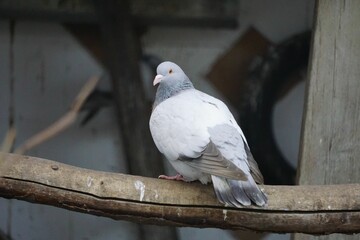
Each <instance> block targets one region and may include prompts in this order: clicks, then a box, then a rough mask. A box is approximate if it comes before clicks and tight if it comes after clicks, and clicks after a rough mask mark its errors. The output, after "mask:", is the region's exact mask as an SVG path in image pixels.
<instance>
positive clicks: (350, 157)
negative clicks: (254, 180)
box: [294, 0, 360, 240]
mask: <svg viewBox="0 0 360 240" xmlns="http://www.w3.org/2000/svg"><path fill="white" fill-rule="evenodd" d="M359 22H360V1H358V0H319V1H317V6H316V18H315V23H314V34H313V49H312V54H311V65H310V70H309V82H308V85H307V99H306V100H305V110H304V113H305V117H304V123H303V134H302V146H301V149H300V154H301V157H300V160H301V162H300V168H299V172H298V176H299V183H300V184H304V185H308V184H344V183H359V182H360V161H359V159H358V157H359V156H360V138H359V136H360V65H359V63H360V28H359ZM354 201H357V202H358V204H359V198H358V199H354ZM294 239H296V240H302V239H315V238H311V237H309V236H305V235H296V236H295V238H294ZM316 239H317V238H316ZM321 239H337V240H338V239H339V240H340V239H360V236H359V235H358V236H352V237H351V236H340V235H333V236H328V237H325V238H321Z"/></svg>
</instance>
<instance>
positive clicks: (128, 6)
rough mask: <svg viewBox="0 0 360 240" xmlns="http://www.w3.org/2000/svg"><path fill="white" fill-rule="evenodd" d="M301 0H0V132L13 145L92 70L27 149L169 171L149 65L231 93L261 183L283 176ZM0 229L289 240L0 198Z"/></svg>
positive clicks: (144, 171)
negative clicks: (154, 123)
mask: <svg viewBox="0 0 360 240" xmlns="http://www.w3.org/2000/svg"><path fill="white" fill-rule="evenodd" d="M313 10H314V1H313V0H293V1H291V2H289V1H285V0H273V1H264V0H253V1H245V0H242V1H241V0H226V1H205V0H193V1H190V0H187V1H175V0H172V1H170V0H167V1H160V0H157V1H156V0H151V1H144V0H134V1H129V2H126V1H121V0H118V1H85V0H84V1H81V0H48V1H40V0H38V1H36V0H31V1H17V0H12V1H10V0H8V1H0V53H1V54H0V139H3V138H4V137H5V134H6V132H7V131H8V129H9V127H10V125H12V124H13V125H14V126H15V127H16V130H17V136H16V142H15V147H17V146H19V145H21V144H22V143H23V142H24V141H25V140H27V139H29V138H30V137H31V136H33V135H34V134H36V133H38V132H40V131H41V130H43V129H44V128H46V127H47V126H49V125H50V124H52V123H53V122H55V121H56V120H58V119H59V118H60V117H61V116H63V115H64V114H65V113H66V112H67V111H68V110H69V107H70V106H71V104H72V102H73V100H74V98H75V97H76V95H77V94H78V92H79V91H80V89H81V87H82V86H83V85H84V84H85V83H86V82H87V81H88V79H89V78H90V77H92V76H101V80H100V82H99V84H98V86H97V88H96V90H95V91H94V92H93V93H92V95H91V96H90V97H89V98H88V100H87V102H86V103H85V105H84V106H83V108H82V111H81V113H80V115H79V117H78V119H77V120H76V122H75V123H74V124H73V125H71V126H70V127H69V128H68V129H66V130H64V131H62V132H61V133H60V134H58V135H57V136H55V137H54V138H52V139H49V140H47V141H46V142H44V143H43V144H41V145H39V146H36V147H34V148H32V149H30V150H29V151H28V152H26V154H27V155H30V156H37V157H41V158H46V159H51V160H55V161H59V162H62V163H66V164H70V165H74V166H79V167H83V168H90V169H95V170H100V171H107V172H120V173H130V174H137V175H142V176H149V177H157V176H158V175H159V174H162V173H163V172H164V171H165V172H167V173H168V174H171V173H173V170H172V169H171V167H170V166H169V165H168V164H167V162H166V161H165V162H162V159H161V156H160V155H159V153H158V152H157V150H156V148H155V146H154V144H153V143H152V140H151V138H150V133H149V130H148V127H147V126H148V119H149V114H150V112H151V103H152V101H153V98H154V93H155V90H156V89H154V88H153V86H152V80H153V78H154V76H155V69H156V66H157V64H159V63H160V62H161V61H164V60H170V61H173V62H175V63H177V64H178V65H180V66H181V67H182V69H183V70H184V71H185V72H186V73H187V75H188V76H189V78H190V79H191V80H192V81H193V82H194V85H195V87H196V88H198V89H200V90H202V91H204V92H206V93H209V94H211V95H214V96H216V97H218V98H220V99H222V100H223V101H224V102H226V103H227V104H228V106H230V108H231V111H232V112H233V114H234V115H235V116H236V118H237V120H238V122H239V123H240V126H241V127H242V129H243V131H244V132H245V135H246V136H247V138H248V142H249V144H250V147H251V149H252V152H253V155H254V157H255V159H256V160H257V162H258V163H259V167H260V169H261V171H262V173H263V175H264V177H265V183H266V184H294V183H295V178H296V176H295V175H296V166H297V159H298V148H299V139H300V128H301V120H302V110H303V101H304V90H305V81H304V80H305V78H306V72H307V61H308V55H309V49H310V36H311V27H312V20H313ZM0 232H1V233H0V239H2V238H3V239H16V240H17V239H134V240H135V239H224V240H225V239H267V240H269V239H284V240H285V239H290V235H278V234H253V233H246V232H230V231H224V230H218V229H196V228H178V229H174V228H167V227H153V226H139V225H137V224H134V223H130V222H125V221H114V220H111V219H106V218H101V217H95V216H91V215H86V214H81V213H75V212H70V211H67V210H64V209H58V208H55V207H50V206H44V205H38V204H31V203H27V202H21V201H17V200H7V199H0Z"/></svg>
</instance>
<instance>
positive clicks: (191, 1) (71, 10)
mask: <svg viewBox="0 0 360 240" xmlns="http://www.w3.org/2000/svg"><path fill="white" fill-rule="evenodd" d="M238 9H239V8H238V1H237V0H223V1H208V0H182V1H178V0H151V1H149V0H133V1H130V11H131V15H132V18H133V19H134V21H135V22H136V24H139V25H145V26H150V25H151V26H171V27H175V26H181V27H205V28H235V27H237V18H238ZM0 16H1V18H12V19H25V20H26V19H30V20H43V21H44V20H45V21H57V22H62V23H80V22H81V23H95V22H97V21H98V16H97V14H96V12H95V9H94V7H93V5H92V4H91V1H78V0H67V1H63V0H48V1H41V0H32V1H21V0H2V1H0Z"/></svg>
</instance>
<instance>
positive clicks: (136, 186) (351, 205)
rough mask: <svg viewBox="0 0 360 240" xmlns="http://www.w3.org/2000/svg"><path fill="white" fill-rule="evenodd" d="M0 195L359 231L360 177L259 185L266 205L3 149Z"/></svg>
mask: <svg viewBox="0 0 360 240" xmlns="http://www.w3.org/2000/svg"><path fill="white" fill-rule="evenodd" d="M3 156H4V157H3V161H2V162H1V163H0V196H1V197H5V198H16V199H20V200H25V201H29V202H34V203H40V204H47V205H53V206H57V207H61V208H66V209H69V210H72V211H79V212H84V213H88V214H93V215H99V216H104V217H110V218H113V219H125V220H130V221H134V222H138V223H148V224H159V225H171V226H191V227H216V228H225V229H246V230H253V231H264V232H280V233H284V232H303V233H309V234H329V233H336V232H337V233H358V232H360V202H359V199H360V184H348V185H324V186H262V188H263V189H264V191H265V193H266V194H267V195H268V197H269V203H268V206H266V207H263V208H260V207H255V206H251V207H244V208H238V209H237V208H231V207H225V206H222V205H221V204H219V202H218V201H217V199H216V198H215V195H214V192H213V189H212V186H204V185H201V184H200V183H183V182H176V181H166V180H159V179H155V178H146V177H140V176H131V175H124V174H117V173H105V172H99V171H94V170H89V169H82V168H78V167H74V166H69V165H65V164H62V163H59V162H54V161H50V160H45V159H40V158H34V157H27V156H22V155H15V154H3Z"/></svg>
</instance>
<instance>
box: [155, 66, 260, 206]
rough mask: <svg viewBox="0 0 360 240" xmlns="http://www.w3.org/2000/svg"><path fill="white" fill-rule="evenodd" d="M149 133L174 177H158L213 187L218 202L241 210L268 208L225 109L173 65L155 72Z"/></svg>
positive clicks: (252, 164)
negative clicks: (246, 207)
mask: <svg viewBox="0 0 360 240" xmlns="http://www.w3.org/2000/svg"><path fill="white" fill-rule="evenodd" d="M153 84H154V86H155V85H157V84H158V85H159V86H158V88H157V92H156V96H155V102H154V105H153V111H152V114H151V117H150V131H151V135H152V137H153V139H154V142H155V145H156V146H157V148H158V149H159V151H160V152H161V153H162V154H164V155H165V157H166V158H167V159H168V160H169V161H170V163H171V164H172V166H173V167H174V168H175V170H176V171H177V172H178V173H179V174H177V175H176V176H172V177H170V176H165V175H161V176H159V178H164V179H175V180H183V181H195V180H199V181H200V182H201V183H203V184H207V183H209V182H212V183H213V185H214V190H215V193H216V196H217V198H218V200H219V201H220V202H222V203H224V204H227V205H230V206H235V207H240V206H242V205H250V204H251V203H252V202H253V203H255V204H256V205H258V206H264V205H265V204H266V203H267V197H266V195H265V194H264V193H263V192H262V191H261V190H260V189H259V187H258V186H257V184H256V182H257V183H259V184H263V177H262V175H261V173H260V171H259V168H258V165H257V163H256V162H255V160H254V158H253V156H252V155H251V152H250V149H249V146H248V144H247V141H246V139H245V136H244V134H243V132H242V130H241V129H240V127H239V125H238V124H237V123H236V121H235V119H234V117H233V115H232V114H231V112H230V111H229V109H228V108H227V107H226V105H225V104H224V103H223V102H222V101H220V100H219V99H216V98H214V97H211V96H209V95H207V94H205V93H203V92H201V91H198V90H196V89H195V88H194V86H193V84H192V83H191V81H190V79H189V78H188V77H187V76H186V74H185V73H184V72H183V70H182V69H181V68H180V67H179V66H178V65H176V64H175V63H172V62H163V63H161V64H160V65H159V66H158V67H157V75H156V77H155V79H154V82H153Z"/></svg>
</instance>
